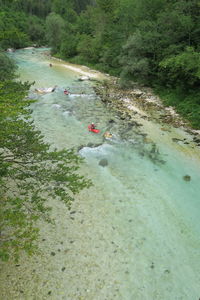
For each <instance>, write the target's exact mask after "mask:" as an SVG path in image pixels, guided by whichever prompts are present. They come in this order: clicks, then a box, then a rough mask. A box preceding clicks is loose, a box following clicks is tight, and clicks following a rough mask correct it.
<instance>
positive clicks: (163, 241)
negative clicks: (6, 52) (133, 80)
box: [0, 49, 200, 300]
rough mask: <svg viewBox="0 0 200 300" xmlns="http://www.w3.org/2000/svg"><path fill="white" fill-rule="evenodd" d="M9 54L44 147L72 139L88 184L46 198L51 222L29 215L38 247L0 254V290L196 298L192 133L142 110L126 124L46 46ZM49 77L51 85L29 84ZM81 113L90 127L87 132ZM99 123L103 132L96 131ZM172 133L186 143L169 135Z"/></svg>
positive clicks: (199, 276)
mask: <svg viewBox="0 0 200 300" xmlns="http://www.w3.org/2000/svg"><path fill="white" fill-rule="evenodd" d="M11 56H12V57H13V58H14V59H15V60H16V61H17V64H18V66H19V73H20V79H21V80H23V81H24V80H29V81H31V82H33V81H35V84H34V86H32V87H31V91H30V96H31V97H33V98H34V97H35V98H37V99H38V101H37V102H36V103H34V104H32V110H33V112H32V117H33V120H34V123H35V126H36V127H37V128H38V129H39V130H40V131H41V132H42V134H43V135H44V140H45V141H47V142H48V143H50V145H51V146H52V148H55V147H56V148H58V149H63V148H70V147H74V148H81V150H80V152H79V153H80V155H81V156H83V157H84V158H85V163H84V165H83V166H82V167H81V170H80V172H81V173H82V174H84V175H85V176H86V177H87V178H91V179H92V181H93V186H92V187H91V188H90V189H86V190H83V191H82V192H81V193H80V194H79V195H78V196H77V197H76V200H75V202H74V203H73V205H72V209H71V211H68V210H67V208H66V207H65V206H64V204H62V203H60V202H58V201H57V200H55V199H49V200H48V201H49V203H50V204H51V205H52V206H53V211H52V215H53V217H54V218H55V225H51V224H44V223H43V222H41V224H39V225H40V228H41V238H40V240H39V246H40V248H41V255H38V256H34V257H31V258H29V257H26V256H24V257H22V259H21V261H20V262H19V263H18V264H13V263H9V264H8V263H3V264H1V267H2V272H1V283H0V288H1V291H2V292H1V296H0V297H1V298H0V299H2V300H6V299H7V300H12V299H24V300H25V299H27V300H29V299H35V300H40V299H41V300H43V299H54V300H57V299H58V300H60V299H64V300H81V299H83V300H113V299H117V300H189V299H191V300H198V299H199V298H200V218H199V212H200V196H199V194H200V193H199V191H200V187H199V183H200V153H199V152H200V151H199V150H198V149H197V147H195V146H194V145H193V143H192V138H191V137H190V136H189V135H188V134H187V133H186V132H184V131H183V130H181V129H176V128H170V130H169V131H162V130H161V127H162V126H161V125H160V124H156V123H154V122H153V121H147V120H144V119H141V120H140V122H141V124H142V125H143V126H141V127H140V128H134V127H131V128H128V127H127V126H126V125H127V124H126V122H125V121H123V120H121V119H120V117H119V116H118V115H117V114H116V112H114V111H112V109H108V107H106V106H105V104H104V103H102V102H101V100H100V99H99V98H98V97H97V96H96V94H95V92H94V89H93V85H94V83H93V82H90V81H87V82H86V81H78V80H77V79H78V77H79V76H80V74H79V73H78V72H76V71H74V70H70V69H67V68H66V67H65V66H64V63H63V62H59V61H57V60H54V59H51V58H50V57H49V56H47V55H46V49H25V50H18V51H16V52H15V53H12V54H11ZM49 63H52V65H53V66H52V67H49ZM54 85H57V88H56V90H55V92H53V93H48V94H44V95H42V94H41V95H38V94H36V93H35V92H34V89H35V88H42V87H43V88H44V87H47V88H48V87H51V86H54ZM65 88H67V89H70V91H71V94H70V95H64V93H63V90H64V89H65ZM91 122H94V123H96V124H97V127H98V128H99V129H100V130H101V131H100V133H99V134H93V133H91V132H88V130H87V126H88V124H90V123H91ZM168 128H169V126H168ZM107 130H109V131H110V132H112V134H113V137H112V138H111V139H105V138H104V137H103V133H104V132H105V131H107ZM146 134H147V137H148V139H149V140H148V139H147V138H146V139H145V138H144V137H145V135H146ZM180 137H181V139H183V138H185V139H186V140H187V141H188V144H185V143H183V142H177V143H176V142H174V141H173V140H172V138H180ZM95 145H99V146H96V147H94V146H95ZM154 145H156V149H155V147H154ZM101 159H106V160H107V162H108V165H107V166H105V167H103V166H101V165H99V162H100V160H101ZM185 175H189V176H190V177H191V180H190V181H185V180H184V179H183V177H184V176H185Z"/></svg>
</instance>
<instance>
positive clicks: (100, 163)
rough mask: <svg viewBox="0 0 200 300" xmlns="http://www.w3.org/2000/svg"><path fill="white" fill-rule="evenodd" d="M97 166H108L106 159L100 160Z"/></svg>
mask: <svg viewBox="0 0 200 300" xmlns="http://www.w3.org/2000/svg"><path fill="white" fill-rule="evenodd" d="M99 165H100V166H102V167H106V166H107V165H108V160H107V159H106V158H102V159H101V160H100V161H99Z"/></svg>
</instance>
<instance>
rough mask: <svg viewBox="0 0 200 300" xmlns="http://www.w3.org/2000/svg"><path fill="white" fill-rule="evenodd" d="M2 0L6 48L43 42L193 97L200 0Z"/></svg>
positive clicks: (125, 76)
mask: <svg viewBox="0 0 200 300" xmlns="http://www.w3.org/2000/svg"><path fill="white" fill-rule="evenodd" d="M8 3H9V5H8ZM10 3H11V4H12V5H10ZM0 4H1V5H0V7H1V11H0V25H2V26H1V28H2V30H3V31H2V33H1V35H2V37H3V38H2V41H1V42H0V45H1V47H2V48H3V49H6V48H7V47H16V48H17V47H22V46H25V45H27V44H29V45H31V43H34V44H38V45H41V44H48V45H50V46H51V47H52V54H54V55H56V56H58V57H61V58H64V59H68V60H70V61H72V62H76V63H82V64H87V65H89V66H93V67H95V68H97V69H100V70H103V71H105V72H109V73H110V74H113V75H120V77H121V82H122V84H123V85H129V82H130V81H137V82H139V83H141V84H145V85H150V86H152V87H155V86H156V87H157V86H160V87H162V89H164V88H166V89H169V88H170V89H171V91H173V90H174V91H175V90H177V89H178V90H181V93H182V92H184V94H185V95H186V93H187V92H186V91H187V90H188V89H189V90H191V89H192V90H193V91H192V94H190V96H191V99H192V97H193V96H192V95H195V91H196V93H198V87H199V84H200V78H199V76H200V74H199V65H200V56H199V50H200V49H199V47H200V46H199V45H200V25H199V24H200V2H199V0H175V1H169V0H46V1H44V0H43V1H41V0H40V1H39V0H37V1H34V0H15V1H14V0H13V1H10V0H9V1H8V0H7V1H6V0H0ZM28 17H29V18H30V20H31V21H30V22H28ZM175 97H176V92H175V93H174V100H175ZM195 98H196V97H195ZM184 99H187V97H184ZM177 101H179V100H178V99H177ZM191 101H192V100H191ZM191 101H189V102H188V104H187V101H186V100H185V103H186V104H185V105H186V106H187V108H188V110H190V109H191V112H192V110H193V108H192V107H191ZM194 102H195V103H196V100H195V99H194ZM174 105H176V100H175V102H174ZM197 105H198V104H197ZM195 107H196V106H195Z"/></svg>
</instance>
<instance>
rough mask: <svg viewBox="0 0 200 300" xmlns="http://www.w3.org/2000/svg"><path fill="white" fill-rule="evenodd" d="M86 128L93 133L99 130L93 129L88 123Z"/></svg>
mask: <svg viewBox="0 0 200 300" xmlns="http://www.w3.org/2000/svg"><path fill="white" fill-rule="evenodd" d="M88 130H89V131H92V132H94V133H99V132H100V130H99V129H93V128H91V125H88Z"/></svg>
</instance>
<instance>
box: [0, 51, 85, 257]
mask: <svg viewBox="0 0 200 300" xmlns="http://www.w3.org/2000/svg"><path fill="white" fill-rule="evenodd" d="M1 55H2V54H1ZM2 57H3V55H2ZM0 58H1V56H0ZM8 64H9V66H10V65H11V64H12V62H11V61H8V59H5V58H4V59H2V65H5V66H7V65H8ZM14 69H15V67H14V66H13V67H10V68H9V69H8V70H7V73H4V75H5V76H4V80H3V81H1V82H0V246H1V247H0V258H1V259H3V260H7V259H9V258H12V257H14V258H15V259H17V258H18V257H19V255H20V252H21V251H22V250H23V251H26V252H27V253H29V254H31V253H33V252H34V251H35V249H36V248H35V245H36V243H35V241H36V239H37V238H38V235H39V231H38V229H37V223H36V221H37V220H38V219H41V218H43V219H45V220H46V221H50V220H51V219H50V217H49V214H48V213H49V210H50V207H49V205H48V203H47V202H48V201H47V200H48V198H49V197H51V198H53V199H55V198H56V199H60V200H62V201H64V203H65V204H66V205H67V206H68V207H69V208H70V204H71V202H72V200H73V197H74V195H75V194H76V193H78V192H79V191H81V190H82V189H83V188H85V187H89V186H90V181H88V180H86V179H84V178H83V177H82V176H80V175H78V173H77V170H78V169H79V166H80V163H81V161H82V159H81V158H80V157H79V156H77V155H76V154H75V153H74V151H73V150H63V151H56V150H55V151H50V149H49V145H47V144H45V143H44V142H43V137H42V136H41V134H40V132H39V131H36V130H35V129H34V126H33V124H32V122H31V120H30V108H29V105H30V104H31V102H32V101H31V100H29V99H28V98H26V95H27V93H28V90H29V88H30V84H29V83H23V84H22V83H20V82H14V81H10V80H9V79H10V78H12V77H13V70H14Z"/></svg>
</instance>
